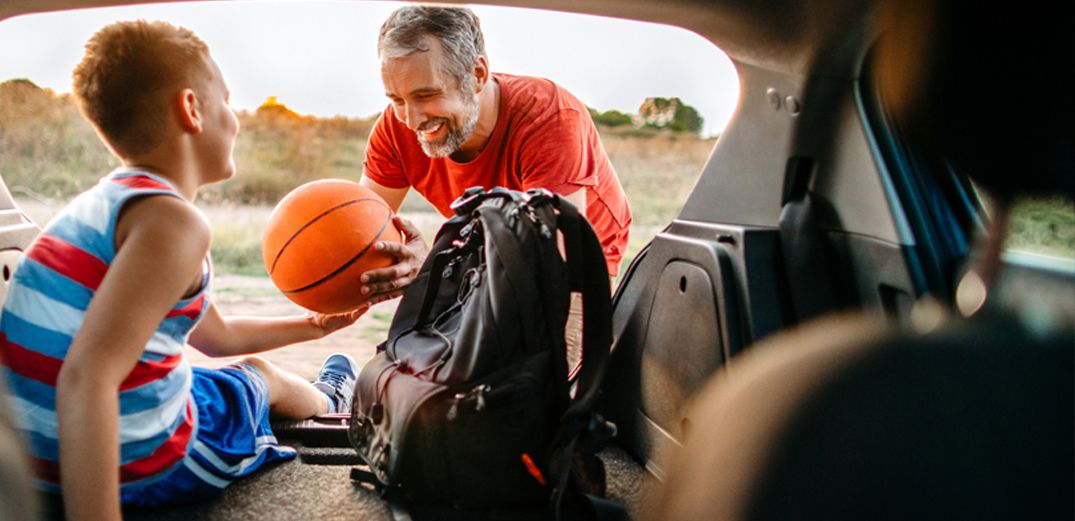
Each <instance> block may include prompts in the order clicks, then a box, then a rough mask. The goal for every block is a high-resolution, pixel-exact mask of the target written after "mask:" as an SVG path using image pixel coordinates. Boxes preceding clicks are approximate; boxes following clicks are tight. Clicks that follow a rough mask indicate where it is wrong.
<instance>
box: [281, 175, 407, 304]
mask: <svg viewBox="0 0 1075 521" xmlns="http://www.w3.org/2000/svg"><path fill="white" fill-rule="evenodd" d="M402 240H403V236H402V234H401V233H400V232H399V230H398V229H396V226H395V224H394V223H393V222H392V209H391V208H389V207H388V204H387V203H385V202H384V200H383V199H381V198H380V196H378V195H377V194H376V193H374V192H373V191H371V190H369V189H367V188H365V187H364V186H361V185H359V184H358V183H355V182H352V181H345V180H343V179H322V180H319V181H313V182H310V183H306V184H304V185H302V186H300V187H298V188H296V189H294V190H292V191H291V192H290V193H288V194H287V195H285V196H284V198H283V199H281V200H280V202H279V203H278V204H277V205H276V208H274V209H273V211H272V214H271V215H269V221H268V223H267V224H266V225H265V235H264V237H263V239H262V249H261V253H262V258H263V260H264V262H265V271H267V272H268V273H269V277H270V278H271V279H272V281H273V284H275V285H276V287H277V288H278V289H279V290H280V291H281V292H283V294H284V295H285V296H287V298H289V299H291V301H292V302H294V303H296V304H298V305H300V306H302V307H304V308H306V309H309V310H311V311H317V312H320V313H342V312H345V311H350V310H353V309H356V308H358V307H359V306H360V305H362V303H363V302H364V301H365V300H366V296H365V295H362V292H361V288H362V282H361V277H362V274H363V273H365V272H366V271H368V270H372V269H377V268H384V267H387V266H390V265H392V263H393V262H395V259H394V258H393V257H392V256H391V255H389V254H387V253H382V252H378V251H375V250H374V249H373V245H374V243H376V242H377V241H394V242H401V241H402Z"/></svg>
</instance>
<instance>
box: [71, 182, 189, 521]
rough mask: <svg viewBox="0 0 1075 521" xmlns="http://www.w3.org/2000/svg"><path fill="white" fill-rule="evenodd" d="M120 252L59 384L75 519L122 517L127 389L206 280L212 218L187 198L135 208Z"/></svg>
mask: <svg viewBox="0 0 1075 521" xmlns="http://www.w3.org/2000/svg"><path fill="white" fill-rule="evenodd" d="M126 223H130V226H129V227H127V228H123V231H122V232H120V231H119V229H117V236H119V237H122V242H121V244H119V245H118V250H117V253H116V258H115V260H114V261H113V262H112V264H111V265H110V266H109V269H108V272H107V274H106V275H105V277H104V279H103V280H102V281H101V284H100V286H99V287H98V288H97V291H96V292H95V293H94V296H93V299H92V300H91V301H90V305H89V307H88V308H87V310H86V314H85V316H84V318H83V322H82V326H81V327H80V328H79V330H78V332H77V333H76V334H75V337H74V339H73V340H72V342H71V347H70V349H69V350H68V353H67V356H66V358H65V360H64V364H63V366H62V369H61V370H60V374H59V377H58V379H57V384H56V417H57V421H58V423H59V426H58V429H59V438H60V440H59V441H60V481H61V484H62V486H63V490H64V495H63V501H64V507H65V508H66V511H67V516H68V518H70V519H86V520H98V519H108V520H114V519H119V518H120V504H119V386H120V384H121V383H122V382H123V380H124V378H126V377H127V375H128V374H129V373H130V372H131V370H132V369H133V368H134V366H135V364H136V363H137V361H138V358H139V356H141V354H142V351H143V350H144V349H145V346H146V343H147V342H148V341H149V338H150V336H151V335H152V334H153V332H154V331H155V330H156V328H157V325H158V324H160V321H161V320H162V319H163V318H164V316H165V315H166V314H167V313H168V310H169V309H171V308H172V306H174V305H175V303H176V301H178V300H179V298H180V297H181V296H182V294H183V292H184V291H185V290H186V289H187V288H188V287H189V286H190V284H191V282H192V281H193V280H194V279H195V278H196V277H197V276H198V274H199V273H200V270H201V263H202V259H204V258H205V254H206V252H207V251H208V249H209V227H208V224H207V223H206V222H205V221H204V220H203V219H202V218H201V217H200V216H199V215H197V214H196V212H194V211H193V209H192V208H190V207H189V206H188V205H187V203H185V202H184V201H181V200H179V199H175V198H172V197H148V198H144V199H141V200H136V201H134V202H132V203H130V204H129V206H128V208H127V211H126V212H125V213H124V216H123V218H122V219H121V226H122V225H123V224H126Z"/></svg>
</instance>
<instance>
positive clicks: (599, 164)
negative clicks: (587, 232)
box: [361, 6, 631, 302]
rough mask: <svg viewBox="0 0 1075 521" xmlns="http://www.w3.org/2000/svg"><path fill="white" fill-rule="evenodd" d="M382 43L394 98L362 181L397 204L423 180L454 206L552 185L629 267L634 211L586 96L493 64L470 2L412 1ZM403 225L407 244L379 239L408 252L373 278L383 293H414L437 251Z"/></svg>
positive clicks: (373, 288)
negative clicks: (429, 252)
mask: <svg viewBox="0 0 1075 521" xmlns="http://www.w3.org/2000/svg"><path fill="white" fill-rule="evenodd" d="M377 52H378V54H379V55H380V57H381V78H382V80H383V82H384V87H385V94H386V95H387V96H388V98H389V99H390V100H391V105H390V106H389V107H388V108H387V109H385V111H384V113H383V114H382V115H381V118H380V119H379V120H378V121H377V124H376V126H375V127H374V129H373V132H372V134H371V135H370V140H369V145H368V147H367V149H366V162H365V175H363V176H362V179H361V183H362V185H364V186H366V187H367V188H370V189H372V190H373V191H374V192H377V194H379V195H380V196H381V197H383V198H384V199H385V201H387V202H388V204H389V205H390V206H391V207H392V208H393V209H394V210H398V209H399V206H400V204H401V203H402V202H403V198H404V196H405V195H406V194H407V191H408V190H410V189H411V188H414V189H416V190H418V192H419V193H420V194H422V196H424V197H425V198H426V200H428V201H429V202H430V203H431V204H432V205H433V206H434V207H436V208H437V210H438V211H439V212H440V213H441V214H443V215H445V216H449V215H452V211H451V209H450V204H451V202H452V201H453V200H455V199H456V198H457V197H459V196H460V195H461V194H462V193H463V191H464V190H466V189H467V188H469V187H471V186H479V185H480V186H483V187H485V188H492V187H494V186H504V187H507V188H511V189H516V190H527V189H530V188H546V189H548V190H551V191H553V192H555V193H559V194H561V195H563V196H565V197H566V198H567V199H568V200H570V201H571V202H572V203H574V204H575V206H577V207H578V208H579V211H580V212H582V213H584V214H585V215H586V217H587V218H588V219H589V221H590V224H591V225H593V227H594V230H595V231H596V232H597V235H598V238H599V239H600V240H601V244H602V246H603V248H604V252H605V257H606V260H607V262H608V270H609V274H610V275H615V274H616V273H617V272H618V270H619V264H620V260H621V258H622V256H623V252H624V249H625V248H626V245H627V235H628V229H629V227H630V224H631V212H630V209H629V208H628V206H627V201H626V197H625V195H624V193H623V188H622V187H621V186H620V182H619V179H617V177H616V173H615V171H614V170H613V168H612V164H611V163H610V162H609V160H608V156H607V155H606V154H605V151H604V148H603V147H602V146H601V141H600V138H599V136H598V134H597V130H596V128H595V127H594V124H593V121H592V120H591V119H590V116H589V112H588V111H587V109H586V106H585V105H583V104H582V103H581V102H580V101H579V100H577V99H576V98H575V97H574V96H572V95H571V94H570V93H569V92H567V91H566V90H564V89H563V88H561V87H559V86H557V85H556V84H554V83H553V82H551V81H549V80H545V79H539V78H531V77H525V76H514V75H508V74H501V73H492V72H491V71H490V68H489V59H488V57H487V56H486V54H485V44H484V38H483V37H482V33H481V27H480V25H479V21H478V18H477V16H475V15H474V13H473V12H471V11H470V10H469V9H464V8H449V7H433V6H409V7H404V8H401V9H399V10H397V11H395V12H393V13H392V14H391V15H389V17H388V19H387V20H386V21H385V23H384V25H382V26H381V31H380V36H379V39H378V42H377ZM397 224H399V225H401V228H402V229H403V231H404V233H405V234H406V236H407V241H406V244H404V245H397V244H391V243H379V244H378V245H377V246H376V247H377V248H378V249H381V250H383V251H387V252H389V253H391V254H393V255H395V256H396V258H397V259H398V262H397V263H396V264H395V265H393V266H391V267H389V268H385V269H382V270H375V271H371V272H369V273H367V274H366V275H365V276H364V277H363V279H364V280H363V282H364V285H363V287H362V291H363V293H367V294H374V297H373V298H371V302H379V301H382V300H386V299H389V298H393V297H396V296H398V295H400V294H402V288H404V287H405V286H406V285H407V284H409V283H410V282H411V281H412V280H414V278H415V277H416V276H417V274H418V269H419V267H420V266H421V263H422V261H423V260H424V258H425V254H426V249H425V244H424V242H423V241H422V239H421V237H420V235H419V233H418V230H417V229H416V228H415V227H414V226H413V225H411V224H410V223H408V222H406V221H405V220H401V219H400V220H397Z"/></svg>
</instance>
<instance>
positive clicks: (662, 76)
mask: <svg viewBox="0 0 1075 521" xmlns="http://www.w3.org/2000/svg"><path fill="white" fill-rule="evenodd" d="M400 5H401V4H395V3H385V2H360V3H337V2H301V3H300V2H241V3H226V2H221V3H217V2H207V3H199V4H183V3H173V4H162V5H147V6H134V7H118V8H104V9H92V10H80V11H66V12H59V13H48V14H40V15H29V16H22V17H16V18H12V19H9V20H5V21H3V22H0V48H4V49H19V52H7V53H4V54H3V57H2V58H0V175H2V176H3V180H4V182H5V183H6V185H7V186H8V188H9V190H10V191H11V192H12V194H13V195H14V197H15V198H16V201H17V202H18V204H19V206H20V207H21V208H22V210H23V211H24V212H26V213H27V214H28V215H29V216H31V217H32V218H33V219H34V220H35V221H36V222H37V223H38V224H40V225H44V224H45V223H46V222H47V221H48V220H49V219H50V218H51V217H52V216H53V215H54V214H55V213H56V212H57V211H58V210H59V209H60V208H62V206H63V205H64V204H65V203H67V202H68V201H69V200H70V199H71V198H72V197H73V196H75V195H76V194H78V193H79V192H81V191H83V190H85V189H87V188H89V187H90V186H92V185H93V183H95V182H96V180H97V179H99V178H100V177H102V176H104V175H105V174H107V173H108V172H109V171H110V170H111V169H113V168H115V167H117V166H119V162H118V160H116V159H115V158H114V157H112V156H111V154H110V153H109V152H108V150H107V149H106V148H105V146H104V145H102V144H101V143H100V141H99V140H98V139H97V137H96V135H95V134H94V131H93V129H92V128H91V127H90V126H89V125H88V124H87V123H86V122H85V121H84V120H83V119H82V118H81V117H80V116H79V114H78V111H77V109H76V108H75V106H74V104H73V102H72V98H71V95H70V83H71V80H70V75H71V70H72V69H73V68H74V66H75V64H76V63H77V62H78V60H79V59H80V58H81V55H82V46H83V44H84V43H85V42H86V40H87V39H88V38H89V37H90V36H91V35H92V34H93V33H94V32H95V31H96V30H98V29H99V28H101V27H102V26H104V25H105V24H107V23H109V22H112V21H116V20H129V19H138V18H144V19H160V20H165V21H169V22H171V23H174V24H176V25H182V26H185V27H188V28H190V29H192V30H193V31H194V32H195V33H197V34H198V35H199V36H200V37H201V38H202V39H203V40H205V42H206V43H207V44H208V45H209V47H210V49H211V52H212V54H213V57H214V59H215V60H216V61H217V63H218V64H219V65H220V68H221V70H222V71H223V74H224V78H225V80H226V81H227V82H228V86H229V88H230V90H231V104H232V107H233V108H234V109H235V110H236V111H237V113H238V115H239V119H240V123H241V130H240V133H239V138H238V141H237V144H236V149H235V160H236V164H237V167H238V174H237V175H236V177H235V178H234V179H231V180H229V181H226V182H224V183H220V184H218V185H212V186H209V187H205V188H203V189H202V190H201V191H200V192H199V197H198V200H197V204H198V206H199V207H200V208H202V209H203V210H204V211H205V213H206V214H207V215H208V217H209V219H210V221H211V223H212V227H213V235H214V238H213V247H212V257H213V260H214V264H215V269H216V275H217V279H216V282H215V286H214V298H215V301H216V302H217V304H218V306H219V307H220V308H221V310H222V311H223V312H225V313H229V314H249V315H285V314H293V313H297V312H301V310H300V309H299V308H298V307H296V306H295V305H294V304H292V303H291V302H289V301H288V300H287V299H286V298H284V297H283V296H281V295H280V293H279V292H278V291H277V290H276V288H275V287H273V286H272V284H271V282H270V281H269V280H268V278H267V277H266V274H265V270H264V268H263V266H262V260H261V232H262V229H263V227H264V223H265V220H266V218H267V216H268V214H269V212H270V211H271V210H272V207H273V205H274V204H275V203H276V202H277V201H278V200H279V199H280V198H281V197H282V196H283V195H284V194H286V193H287V192H288V191H289V190H291V189H293V188H294V187H296V186H298V185H300V184H302V183H305V182H307V181H311V180H314V179H321V178H333V177H335V178H344V179H351V180H357V179H358V178H359V177H360V176H361V174H362V164H363V157H364V154H365V146H366V140H367V138H368V136H369V132H370V129H371V127H372V125H373V123H374V121H375V120H376V118H377V116H378V115H379V114H380V112H381V111H382V110H383V109H384V108H385V107H386V106H387V105H388V100H387V98H386V97H385V95H384V89H383V85H382V83H381V78H380V69H379V62H378V59H377V53H376V39H377V30H378V28H379V26H380V24H381V23H382V22H383V21H384V19H385V17H386V16H387V15H388V13H390V12H391V11H392V10H394V9H395V8H397V7H399V6H400ZM473 9H474V11H475V12H476V13H477V15H478V16H479V17H480V18H481V20H482V27H483V30H484V33H485V38H486V48H487V50H488V53H489V61H490V64H491V68H492V70H493V71H496V72H506V73H512V74H520V75H530V76H540V77H546V78H549V79H551V80H553V81H555V82H557V83H559V84H560V85H562V86H564V87H565V88H566V89H567V90H569V91H571V92H572V93H573V94H574V95H575V96H576V97H578V98H579V99H580V100H582V101H583V102H584V103H585V104H587V105H588V106H589V107H591V116H592V117H593V118H594V120H595V122H596V123H597V124H598V129H599V131H600V133H601V137H602V141H603V145H604V147H605V150H606V151H607V153H608V155H609V157H610V159H611V161H612V163H613V166H614V167H615V169H616V171H617V173H618V175H619V177H620V180H621V183H622V184H623V186H624V189H625V191H626V193H627V198H628V202H629V204H630V206H631V208H632V211H633V214H634V223H633V226H632V229H631V241H630V244H629V246H628V252H627V256H626V258H625V260H624V264H623V268H621V272H622V271H623V269H625V268H626V266H627V264H628V263H629V262H630V260H631V258H632V257H633V256H634V255H635V254H636V253H637V252H638V250H639V249H640V248H641V247H642V246H643V245H644V244H645V243H647V242H648V241H649V240H650V239H651V238H652V237H653V235H654V234H655V233H656V232H657V231H659V230H660V229H661V228H663V227H664V226H665V225H667V224H668V223H669V222H670V221H671V220H672V219H673V218H674V217H675V215H676V214H677V212H678V211H679V209H680V207H681V206H682V204H683V202H684V200H685V199H686V196H687V194H688V193H689V192H690V190H691V188H692V187H693V186H694V183H695V181H696V180H697V178H698V175H699V174H700V172H701V168H702V165H703V164H704V162H705V161H706V159H707V158H708V157H709V154H710V153H711V151H712V149H713V147H714V145H715V144H716V142H717V140H718V138H719V135H720V133H721V131H722V130H723V128H724V125H725V124H726V123H727V121H728V119H729V118H730V116H731V114H732V112H733V111H734V108H735V102H736V99H737V97H738V79H737V77H736V73H735V70H734V67H733V66H732V64H731V62H730V61H729V60H728V59H727V57H726V56H725V55H724V54H723V53H722V52H721V51H720V50H719V49H717V48H716V47H714V46H713V45H712V44H711V43H709V42H707V41H705V40H704V39H702V38H701V37H699V36H697V35H695V34H693V33H690V32H687V31H684V30H681V29H678V28H673V27H667V26H659V25H654V24H644V23H638V22H629V21H623V20H614V19H609V18H600V17H593V16H583V15H570V14H563V13H552V12H545V11H535V10H522V9H510V8H495V7H474V8H473ZM672 57H674V59H672ZM669 107H671V108H669ZM401 213H402V214H404V215H405V216H406V217H409V218H411V219H412V220H414V221H415V222H416V223H418V224H419V226H420V227H421V228H422V229H423V232H424V234H425V237H426V240H427V242H431V241H432V238H433V235H434V234H435V231H436V229H437V228H438V227H439V225H440V224H441V222H443V218H442V217H440V216H439V215H438V214H437V213H435V212H434V211H433V210H432V208H431V207H430V206H429V205H428V204H427V203H426V202H425V201H424V200H422V198H421V197H420V196H419V195H418V194H416V193H413V192H412V193H411V194H410V195H409V196H408V198H407V200H406V201H405V202H404V204H403V207H402V208H401ZM394 308H395V302H391V303H385V304H382V305H379V306H377V307H375V308H374V309H373V310H372V311H371V312H369V313H368V314H367V315H366V316H365V317H363V319H362V320H361V321H360V322H359V324H358V325H357V326H356V327H352V328H349V329H347V330H344V331H341V332H339V333H337V334H335V335H332V336H330V337H329V338H326V339H323V340H321V341H318V342H313V343H309V344H308V345H305V346H295V347H290V348H286V349H282V350H279V351H276V352H273V353H270V354H269V355H268V357H269V358H270V359H274V361H276V362H279V363H281V364H282V365H283V366H284V367H286V368H288V369H291V370H294V371H297V372H299V373H300V374H302V375H303V376H306V377H310V378H312V377H313V376H314V375H315V374H316V372H317V369H318V366H319V364H320V361H321V360H322V359H323V358H324V355H325V354H326V353H328V352H332V351H335V350H343V351H346V352H351V353H352V354H354V355H355V356H356V358H358V359H360V360H361V359H364V358H367V357H368V356H370V355H371V354H372V352H373V346H374V345H375V344H376V343H378V342H380V341H381V340H383V339H384V337H385V335H386V333H387V328H388V324H389V322H390V320H391V317H392V314H393V312H394ZM190 355H191V357H192V359H193V360H194V361H195V362H196V363H198V364H201V365H219V364H222V363H226V362H228V361H227V360H221V361H210V360H208V359H205V358H204V357H202V356H200V355H199V354H198V353H196V352H193V351H192V352H191V353H190Z"/></svg>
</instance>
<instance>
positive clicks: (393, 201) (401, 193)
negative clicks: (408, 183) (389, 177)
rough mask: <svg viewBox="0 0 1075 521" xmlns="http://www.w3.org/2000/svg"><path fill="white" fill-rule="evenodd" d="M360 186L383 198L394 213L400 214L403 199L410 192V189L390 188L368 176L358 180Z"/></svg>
mask: <svg viewBox="0 0 1075 521" xmlns="http://www.w3.org/2000/svg"><path fill="white" fill-rule="evenodd" d="M358 184H360V185H362V186H364V187H366V188H369V189H370V190H373V193H375V194H377V195H379V196H381V199H384V202H386V203H388V206H389V207H390V208H392V211H393V212H398V211H399V207H400V206H402V205H403V198H404V197H407V192H408V191H410V188H409V187H404V188H389V187H387V186H385V185H382V184H381V183H378V182H377V181H374V180H373V179H370V178H369V177H368V176H362V178H361V179H359V180H358Z"/></svg>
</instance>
